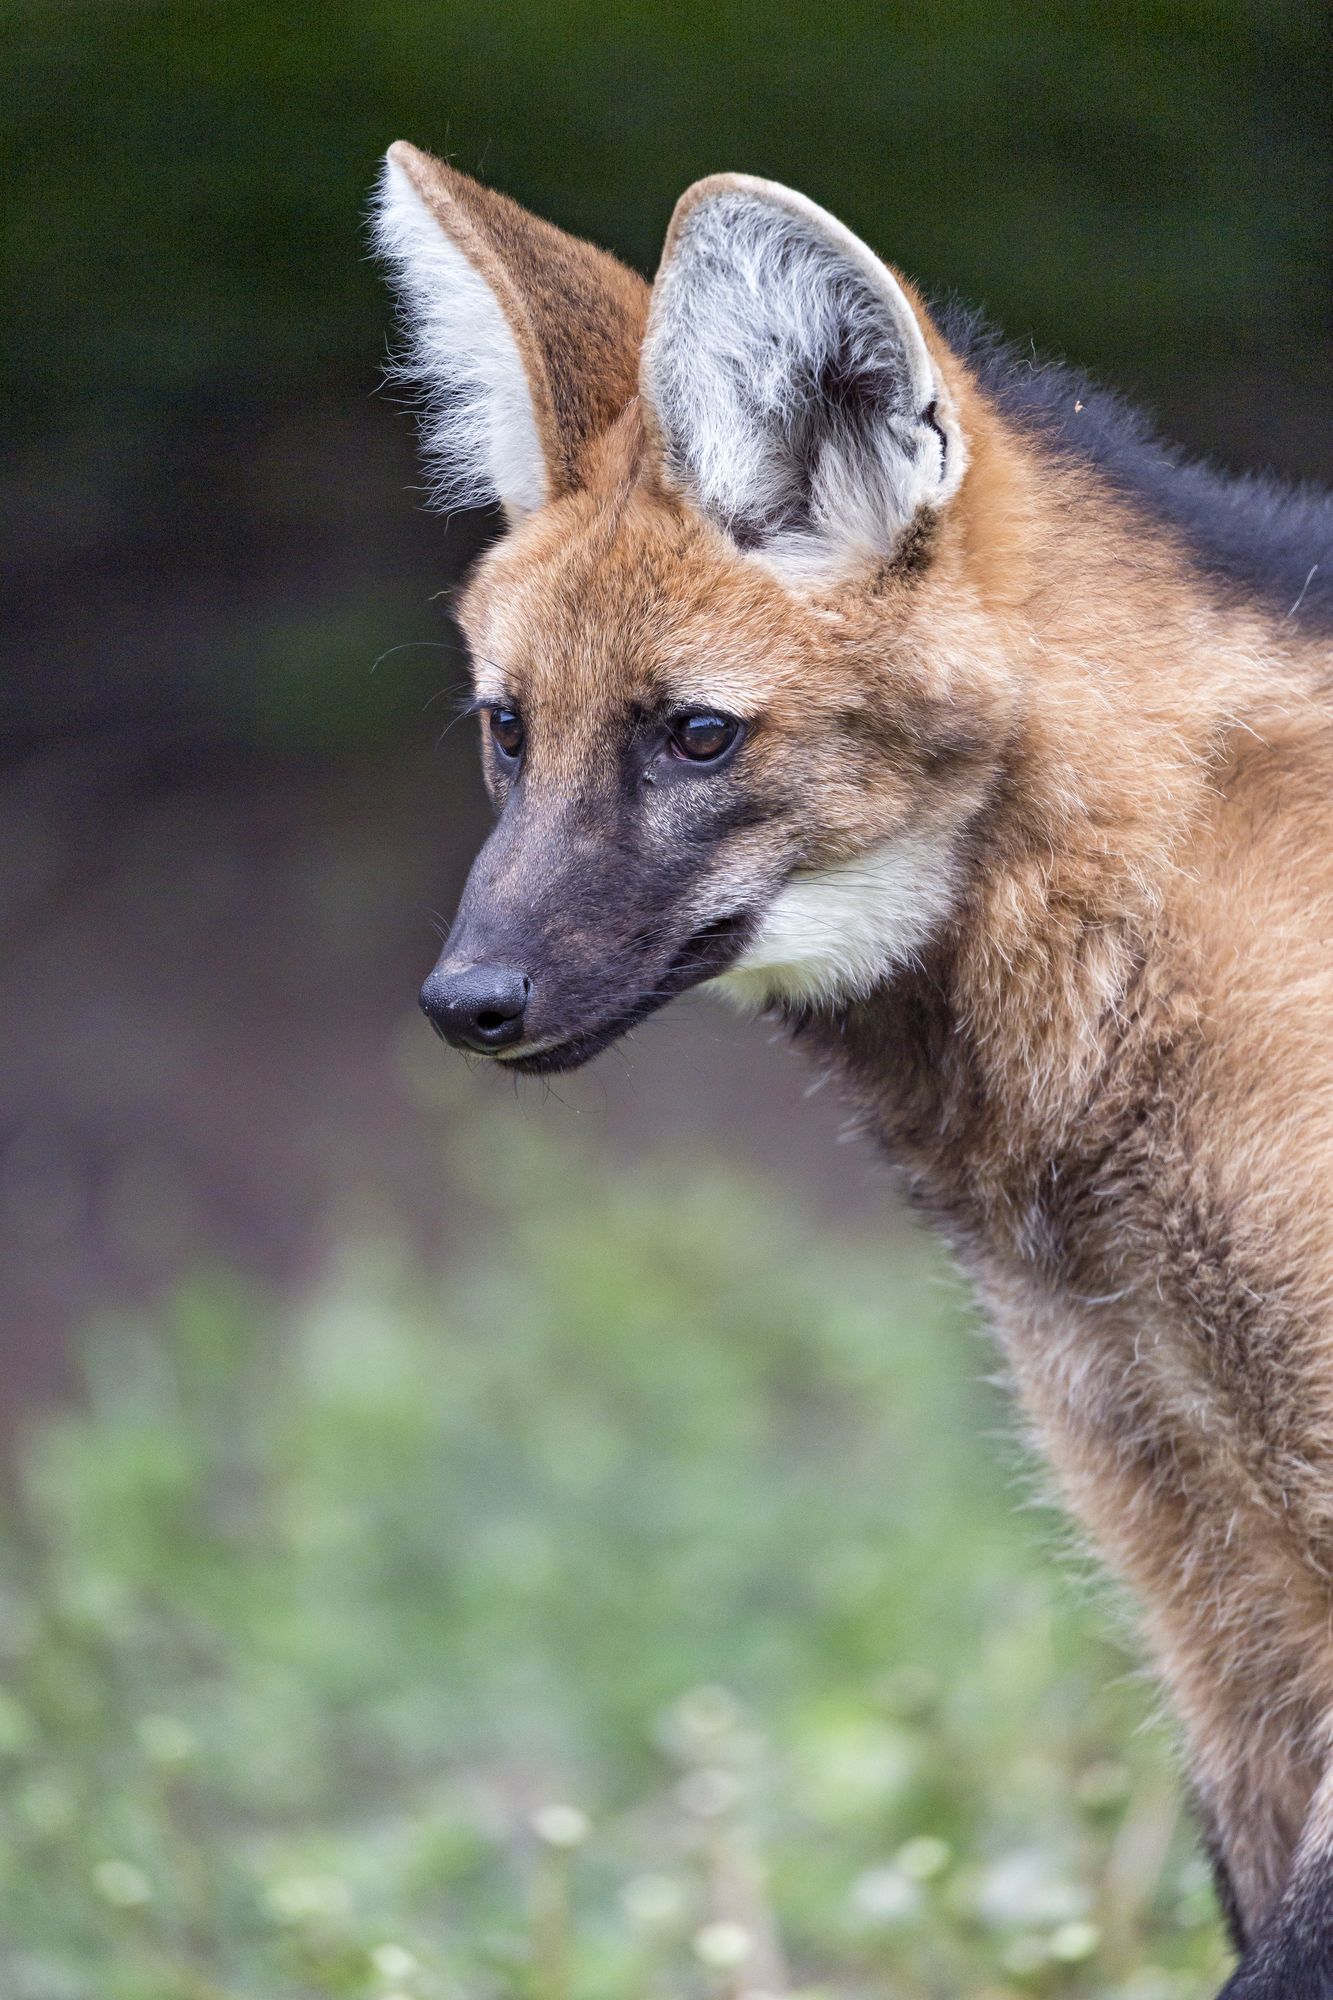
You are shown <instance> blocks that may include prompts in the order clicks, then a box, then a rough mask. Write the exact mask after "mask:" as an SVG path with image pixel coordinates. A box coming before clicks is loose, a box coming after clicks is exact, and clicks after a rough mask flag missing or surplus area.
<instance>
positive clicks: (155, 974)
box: [0, 0, 1330, 1407]
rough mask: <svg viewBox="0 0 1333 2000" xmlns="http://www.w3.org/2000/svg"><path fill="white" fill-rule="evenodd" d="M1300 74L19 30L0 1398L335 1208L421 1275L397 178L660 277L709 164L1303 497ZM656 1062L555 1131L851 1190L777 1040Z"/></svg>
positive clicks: (1054, 23) (420, 604) (418, 576)
mask: <svg viewBox="0 0 1333 2000" xmlns="http://www.w3.org/2000/svg"><path fill="white" fill-rule="evenodd" d="M1326 37H1327V24H1326V20H1325V17H1324V11H1323V9H1322V8H1321V7H1318V6H1315V5H1311V6H1299V5H1291V4H1285V5H1284V4H1276V0H1267V4H1263V5H1255V4H1247V3H1246V0H1213V4H1209V5H1204V6H1185V5H1178V4H1168V5H1159V6H1138V7H1132V8H1131V7H1117V6H1112V7H1110V8H1104V9H1095V10H1094V9H1090V8H1081V7H1079V8H1075V7H1068V8H1064V9H1047V8H1035V7H1023V6H1017V7H1016V6H1013V5H1011V4H1003V5H981V6H977V5H968V6H964V5H957V6H949V5H924V6H913V7H910V8H899V7H885V6H882V5H872V4H868V3H867V0H850V4H846V5H843V6H840V7H838V8H837V9H831V8H824V7H808V8H805V9H803V10H796V11H793V10H791V9H789V8H786V7H779V6H777V5H775V4H756V3H755V0H746V3H745V4H733V5H729V6H727V7H721V6H698V7H690V8H680V7H675V6H667V5H665V4H661V0H653V3H652V4H647V5H640V6H636V7H634V8H625V7H623V6H617V7H608V6H605V5H594V4H568V0H541V4H515V5H508V6H497V5H494V4H489V5H479V4H473V3H472V0H454V4H451V5H445V4H435V5H430V6H423V5H418V4H407V5H398V6H395V7H392V8H373V7H369V6H366V5H364V4H355V5H353V4H347V0H330V4H325V5H322V6H319V7H292V6H286V5H285V6H275V5H265V4H235V5H207V6H204V5H200V6H166V5H157V4H127V0H121V4H103V5H87V4H74V5H69V4H66V5H58V6H56V5H27V6H20V7H18V8H11V9H10V10H9V12H8V15H7V21H6V32H5V42H6V59H5V65H4V67H5V76H6V87H5V109H4V123H5V139H6V147H5V153H6V159H7V163H8V164H7V169H6V177H5V199H4V204H3V227H4V233H5V244H4V252H5V255H4V265H5V269H6V271H7V273H8V277H9V281H10V286H11V299H10V307H9V313H8V342H7V359H6V368H7V381H6V393H5V397H4V407H5V411H6V420H7V425H8V428H9V431H10V435H9V436H8V438H7V439H6V445H5V452H4V458H3V471H2V472H0V509H2V510H3V521H4V545H5V556H6V563H5V570H6V578H5V588H6V599H7V603H6V660H5V668H4V676H3V687H2V690H0V737H2V739H3V746H4V777H3V787H2V789H0V867H2V869H3V903H2V907H0V926H2V929H0V938H2V940H3V944H2V948H3V953H4V959H3V964H4V979H3V989H2V991H0V1047H2V1048H3V1052H4V1054H3V1077H2V1078H0V1315H2V1316H3V1319H4V1321H5V1335H4V1337H5V1342H6V1346H5V1359H4V1364H3V1365H4V1370H5V1382H6V1388H7V1392H8V1393H7V1401H8V1402H9V1404H10V1405H11V1407H12V1406H13V1405H14V1404H15V1403H19V1404H22V1403H24V1402H26V1401H27V1400H28V1399H30V1397H31V1396H32V1395H33V1394H34V1393H36V1392H38V1391H49V1390H50V1389H52V1388H54V1387H55V1386H57V1385H58V1384H59V1383H60V1382H61V1381H62V1380H63V1370H62V1361H61V1356H62V1354H63V1351H64V1350H63V1342H64V1338H65V1332H66V1329H67V1328H68V1326H69V1325H70V1323H71V1322H72V1321H73V1320H75V1319H78V1318H79V1317H81V1316H82V1315H83V1314H84V1313H85V1311H86V1310H87V1308H88V1307H89V1306H90V1304H92V1303H94V1302H96V1301H103V1300H107V1299H112V1300H114V1299H117V1298H120V1297H133V1296H137V1295H138V1294H140V1293H143V1292H145V1291H151V1290H152V1289H153V1288H155V1287H156V1286H158V1285H159V1284H160V1283H161V1282H162V1280H163V1279H164V1278H168V1277H170V1276H172V1275H173V1274H174V1273H175V1272H176V1271H177V1270H178V1269H180V1268H182V1267H183V1266H184V1265H186V1264H188V1263H190V1262H192V1261H196V1260H197V1259H198V1258H200V1257H201V1256H202V1257H220V1258H225V1259H228V1260H232V1261H236V1262H239V1263H241V1264H242V1265H243V1266H244V1267H245V1268H246V1269H247V1270H250V1271H252V1272H254V1273H256V1274H258V1275H259V1276H260V1277H262V1278H267V1279H273V1280H281V1281H287V1280H290V1279H294V1278H296V1277H298V1276H300V1275H301V1274H303V1273H304V1272H306V1271H308V1270H310V1269H312V1268H313V1267H314V1266H315V1265H316V1264H317V1263H318V1261H319V1260H320V1259H321V1258H322V1257H323V1256H325V1255H326V1254H327V1252H328V1250H329V1248H330V1246H331V1245H333V1244H336V1243H337V1241H338V1240H340V1238H341V1237H342V1236H343V1235H345V1234H346V1232H347V1230H348V1229H349V1228H352V1227H354V1226H355V1227H360V1226H363V1225H364V1224H365V1223H366V1221H367V1218H369V1219H371V1220H373V1219H374V1218H375V1217H376V1216H381V1215H382V1216H389V1217H392V1218H393V1221H394V1224H395V1226H396V1227H398V1228H407V1229H409V1230H410V1231H412V1232H414V1233H416V1234H417V1235H419V1236H420V1238H421V1239H422V1240H423V1242H426V1243H431V1242H433V1241H435V1240H437V1239H438V1238H439V1237H440V1236H441V1235H443V1236H444V1237H446V1238H447V1236H448V1231H449V1226H450V1222H449V1217H450V1207H451V1204H450V1200H449V1194H448V1169H447V1157H446V1156H447V1150H448V1143H449V1130H448V1119H447V1117H446V1116H445V1114H443V1113H442V1112H441V1111H440V1110H439V1109H438V1107H436V1106H434V1105H433V1103H432V1101H431V1092H430V1086H429V1079H428V1076H427V1072H428V1070H429V1066H430V1065H431V1063H433V1062H434V1061H435V1060H436V1052H435V1051H434V1048H433V1046H428V1045H427V1041H426V1039H425V1036H426V1031H425V1029H424V1027H423V1026H422V1025H421V1024H420V1023H418V1022H417V1021H416V1019H415V1016H414V1013H413V995H414V992H415V988H416V985H417V983H418V980H419V978H420V976H421V975H422V973H423V972H424V970H425V969H426V967H427V966H428V964H429V962H430V959H431V957H432V954H433V939H432V935H431V922H432V919H433V918H434V919H438V918H439V916H441V915H446V916H447V914H448V911H449V909H450V907H451V904H452V899H453V897H454V896H455V894H456V891H457V888H458V885H459V882H460V880H461V876H462V871H463V868H464V866H465V863H466V860H467V857H468V854H469V852H470V850H471V848H472V846H473V845H474V844H475V840H476V837H477V834H478V832H479V831H480V828H481V825H482V823H483V808H482V803H481V799H480V792H479V787H478V784H477V781H476V779H475V777H474V774H473V746H472V743H471V741H470V739H469V737H468V732H467V730H466V729H460V730H457V731H454V732H452V733H450V732H448V731H447V728H446V725H447V723H448V721H449V719H450V717H451V714H452V709H451V705H450V704H451V701H452V697H453V695H454V694H455V693H456V692H457V690H458V687H459V683H460V679H461V668H460V663H459V661H458V658H457V654H456V650H455V649H454V645H453V640H452V637H451V632H450V627H449V622H448V612H447V603H446V602H445V601H443V600H442V599H441V597H440V596H439V595H438V594H437V593H439V592H440V591H441V590H442V588H443V587H444V586H446V585H447V584H448V583H449V582H450V580H451V579H452V578H453V577H454V576H455V575H456V574H457V570H458V567H459V564H460V562H461V560H462V556H463V554H464V553H465V551H466V549H467V548H468V547H470V546H473V545H474V543H475V538H476V535H477V533H479V532H480V531H481V529H480V528H479V526H478V524H477V523H475V522H462V523H456V524H454V526H453V527H452V528H450V529H446V527H445V525H444V524H443V523H442V522H440V521H439V520H438V519H433V518H431V517H429V516H427V515H425V514H424V513H423V512H421V511H420V507H419V501H418V496H417V494H416V492H415V490H414V489H415V487H416V483H417V476H416V472H415V469H414V464H413V440H412V434H411V426H410V421H409V419H408V418H407V416H406V415H405V414H404V413H403V412H401V411H400V410H399V409H398V408H397V407H395V405H394V403H393V401H392V400H391V399H388V398H385V397H383V396H377V395H376V393H375V391H376V383H377V378H378V372H379V367H380V364H381V362H382V359H383V356H384V353H385V349H386V340H387V338H388V328H389V308H388V303H387V300H386V296H385V293H384V290H383V288H382V286H381V283H380V279H379V276H378V274H377V272H376V270H375V269H374V267H373V265H372V264H371V263H370V262H369V261H368V258H367V245H366V238H365V231H364V226H363V219H364V213H365V207H366V200H367V194H368V190H369V188H370V186H371V184H372V181H373V179H374V175H375V172H376V165H377V160H378V158H379V156H380V154H381V153H382V151H383V149H384V147H385V145H386V144H387V143H388V142H389V141H390V140H391V139H393V138H395V137H399V136H402V137H407V138H410V139H412V140H413V141H414V142H416V143H417V144H419V145H423V146H426V147H429V148H432V149H434V150H436V151H439V152H442V153H444V154H446V155H447V156H448V157H449V158H451V159H452V160H454V161H455V162H456V163H457V164H458V165H460V166H462V167H464V168H466V169H467V170H468V171H470V172H476V173H480V174H482V175H483V176H484V177H485V178H487V179H489V180H490V181H492V182H493V183H494V184H495V185H496V186H499V187H501V188H504V189H505V190H507V191H508V192H509V193H511V194H513V195H515V196H517V197H518V198H519V199H520V200H522V201H524V202H526V203H528V204H529V205H531V206H532V207H533V208H535V209H537V210H539V211H540V212H541V213H542V214H544V215H547V216H549V217H551V218H552V219H554V220H555V221H557V222H559V223H561V224H563V225H564V226H566V227H568V228H570V229H572V230H576V231H580V232H583V233H586V234H588V235H590V236H592V237H595V238H596V239H597V240H599V241H601V242H603V243H606V244H608V245H610V246H612V247H613V248H615V249H616V250H617V251H619V252H620V253H621V254H622V255H624V256H625V257H627V258H628V259H629V260H630V261H632V262H633V263H635V264H637V265H638V266H639V267H640V268H642V269H644V270H645V271H651V269H652V267H653V264H654V261H655V256H656V250H657V246H658V244H659V242H660V240H661V236H662V233H663V230H664V227H665V224H666V221H667V218H668V216H669V214H670V211H671V207H672V204H673V202H674V201H675V199H676V197H677V195H678V194H679V193H680V191H681V190H682V189H683V188H684V187H685V186H686V185H687V183H688V182H689V181H691V180H692V179H694V178H695V177H697V176H698V175H701V174H704V173H708V172H712V171H715V170H718V169H724V168H741V169H745V170H749V171H752V172H758V173H761V174H766V175H771V176H774V177H776V178H779V179H782V180H785V181H788V182H791V183H792V184H794V185H796V186H798V187H800V188H801V189H803V190H804V191H805V192H807V193H808V194H810V195H811V196H813V197H814V198H815V199H817V200H818V201H820V202H822V203H824V204H825V205H827V206H829V207H831V208H832V209H833V210H835V211H836V212H837V213H838V214H839V215H841V216H842V217H843V218H844V219H845V220H846V221H847V222H848V223H849V224H850V225H851V226H852V227H854V228H855V229H857V230H858V231H860V232H861V233H863V234H864V235H865V236H866V237H867V238H868V239H869V240H870V242H871V243H872V244H873V245H875V246H876V247H877V248H879V249H880V250H882V251H883V252H884V254H885V255H887V256H889V257H890V258H891V259H893V260H894V261H895V262H897V263H898V264H900V265H901V266H902V267H903V268H904V269H906V270H907V271H908V272H910V273H911V274H912V275H913V276H914V277H916V278H917V279H919V280H920V281H922V282H923V284H924V285H925V286H926V288H927V290H928V291H930V292H932V293H942V292H945V291H948V290H956V291H958V292H960V293H962V294H963V295H964V296H966V297H968V298H969V299H971V300H973V301H975V302H978V303H980V304H981V305H983V306H984V307H985V308H986V309H987V310H988V312H989V313H990V314H991V315H992V316H993V317H994V318H995V319H996V320H997V321H998V322H999V323H1000V324H1001V325H1002V326H1003V327H1004V328H1005V329H1006V330H1007V331H1008V332H1009V333H1010V334H1011V335H1013V336H1015V337H1017V338H1019V339H1021V340H1027V339H1029V338H1031V339H1032V340H1033V341H1034V342H1035V343H1036V346H1037V347H1038V348H1040V349H1043V350H1055V351H1064V352H1067V353H1069V354H1070V355H1072V356H1075V357H1077V358H1078V359H1079V360H1080V361H1083V362H1085V363H1088V364H1091V365H1092V366H1093V367H1094V368H1095V369H1096V370H1098V371H1100V372H1101V373H1102V374H1103V375H1104V376H1106V377H1109V378H1111V379H1113V380H1114V381H1116V382H1117V383H1118V384H1119V385H1120V386H1121V387H1123V388H1124V389H1126V390H1127V391H1129V392H1130V393H1131V394H1133V395H1134V396H1136V397H1138V398H1140V399H1141V400H1142V401H1144V402H1145V403H1146V404H1147V405H1148V406H1150V407H1151V408H1152V409H1153V410H1154V411H1156V412H1157V413H1159V415H1160V417H1161V419H1162V421H1163V423H1164V425H1165V426H1166V427H1167V428H1168V429H1169V430H1170V431H1171V432H1172V433H1174V434H1175V435H1176V436H1177V437H1178V438H1179V439H1180V440H1181V441H1183V442H1184V443H1185V444H1187V445H1188V446H1190V447H1192V448H1195V449H1197V450H1199V451H1202V452H1206V453H1209V454H1211V455H1213V456H1215V457H1216V458H1218V459H1220V460H1221V461H1222V462H1223V463H1225V464H1227V465H1231V466H1236V467H1242V466H1265V467H1269V468H1272V469H1275V470H1277V471H1279V472H1281V473H1285V474H1289V475H1293V476H1298V477H1304V476H1320V475H1322V474H1324V473H1326V470H1327V463H1328V431H1327V383H1328V378H1329V360H1330V323H1329V310H1328V308H1329V292H1328V272H1329V247H1330V245H1329V229H1330V224H1329V217H1330V139H1329V115H1328V107H1329V101H1330V98H1329V83H1330V75H1329V64H1328V48H1327V39H1326ZM636 1046H637V1054H636V1055H635V1056H634V1057H633V1059H632V1060H629V1061H627V1060H625V1059H621V1058H613V1059H610V1060H609V1061H608V1062H607V1063H605V1064H604V1065H603V1067H602V1070H601V1071H600V1072H598V1073H597V1074H596V1075H595V1076H594V1077H593V1078H591V1079H583V1080H579V1081H577V1082H574V1083H572V1084H570V1085H569V1086H568V1087H567V1088H562V1090H561V1092H560V1101H559V1102H558V1103H556V1104H554V1105H552V1106H551V1107H550V1118H551V1119H552V1120H555V1121H557V1122H558V1121H559V1120H561V1119H574V1118H581V1119H582V1120H583V1121H584V1123H585V1125H586V1124H588V1123H589V1122H590V1123H591V1125H592V1127H593V1129H594V1133H595V1134H596V1135H600V1134H601V1133H602V1132H603V1131H605V1133H606V1135H607V1136H608V1138H609V1139H610V1140H611V1141H613V1142H614V1144H615V1145H617V1146H632V1145H637V1146H639V1147H640V1148H645V1147H646V1148H651V1147H652V1146H653V1145H655V1144H657V1143H659V1142H660V1140H661V1138H662V1136H663V1132H664V1130H667V1131H674V1132H676V1133H677V1134H684V1135H688V1134H690V1133H691V1132H693V1131H695V1130H706V1131H707V1132H709V1133H711V1134H712V1135H713V1137H714V1138H715V1139H716V1138H718V1137H719V1136H720V1137H721V1138H722V1139H723V1140H724V1142H725V1144H726V1145H727V1146H728V1147H730V1148H732V1149H733V1150H736V1151H739V1152H740V1153H742V1154H746V1153H749V1154H754V1153H761V1154H763V1155H764V1156H765V1157H768V1158H772V1159H774V1160H775V1162H776V1164H777V1165H778V1166H779V1168H780V1169H781V1170H783V1171H786V1172H788V1173H789V1174H791V1175H792V1176H793V1177H795V1178H796V1179H797V1180H799V1181H800V1182H801V1183H802V1184H803V1185H805V1186H806V1187H808V1189H809V1190H810V1191H811V1193H812V1196H813V1198H814V1200H815V1201H816V1203H817V1204H823V1205H827V1206H832V1207H835V1208H843V1207H846V1206H847V1205H849V1204H856V1203H863V1204H866V1203H868V1204H873V1205H878V1204H880V1203H882V1201H883V1191H882V1189H881V1188H880V1187H879V1186H878V1184H877V1183H875V1181H874V1180H873V1177H871V1176H867V1174H866V1172H865V1170H864V1165H863V1163H862V1162H860V1161H855V1160H853V1159H852V1158H851V1155H850V1153H849V1151H847V1150H844V1151H843V1152H842V1153H838V1152H836V1151H835V1149H834V1147H833V1145H832V1141H833V1138H834V1136H835V1135H836V1129H837V1116H836V1109H835V1108H834V1107H833V1106H832V1105H827V1106H826V1104H825V1101H824V1100H820V1101H819V1102H818V1103H817V1104H815V1105H813V1106H811V1107H810V1108H809V1109H807V1110H804V1111H803V1112H802V1114H801V1118H800V1122H799V1125H798V1126H793V1124H792V1120H791V1117H790V1115H789V1114H790V1113H791V1110H792V1107H793V1105H794V1103H795V1101H796V1099H797V1098H798V1096H799V1094H800V1091H801V1088H802V1084H803V1078H802V1077H801V1075H800V1072H799V1068H798V1066H797V1065H795V1064H794V1063H791V1062H790V1061H788V1060H785V1059H783V1058H781V1057H780V1056H779V1055H778V1054H776V1053H774V1052H770V1050H769V1049H768V1047H767V1045H766V1041H765V1038H764V1034H763V1032H762V1031H761V1030H744V1029H741V1028H739V1027H736V1026H733V1025H731V1024H730V1023H728V1022H727V1021H726V1020H725V1019H724V1018H723V1017H722V1016H721V1015H720V1014H719V1013H718V1012H717V1010H713V1009H709V1008H707V1007H693V1006H691V1007H688V1008H685V1009H682V1010H678V1011H677V1012H676V1013H675V1014H673V1015H672V1016H669V1017H668V1018H667V1019H666V1020H665V1021H662V1022H660V1023H657V1024H654V1025H653V1026H652V1027H651V1028H650V1029H649V1030H648V1031H645V1033H644V1035H643V1036H641V1037H640V1038H639V1040H638V1043H637V1045H636ZM423 1078H426V1080H425V1081H424V1082H423ZM497 1088H498V1087H497ZM534 1101H536V1100H534V1099H533V1098H531V1097H529V1098H527V1099H522V1100H520V1102H519V1105H518V1109H517V1111H516V1113H515V1115H516V1116H518V1117H526V1116H530V1115H532V1106H533V1103H534ZM795 1131H799V1134H800V1136H799V1139H793V1133H794V1132H795ZM779 1134H781V1135H783V1137H782V1141H781V1143H780V1144H779V1143H778V1135H779Z"/></svg>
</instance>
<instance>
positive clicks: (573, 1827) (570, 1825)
mask: <svg viewBox="0 0 1333 2000" xmlns="http://www.w3.org/2000/svg"><path fill="white" fill-rule="evenodd" d="M532 1830H533V1832H534V1833H535V1834H536V1836H537V1838H538V1840H543V1841H545V1843H546V1845H547V1846H548V1847H582V1845H583V1843H584V1841H585V1840H586V1839H587V1838H588V1835H589V1834H590V1833H591V1832H592V1826H591V1823H590V1821H589V1819H588V1815H587V1813H585V1812H581V1811H580V1809H579V1808H578V1806H567V1805H559V1804H555V1803H553V1804H551V1805H549V1806H539V1807H538V1808H537V1810H536V1812H535V1813H534V1814H533V1815H532Z"/></svg>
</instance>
